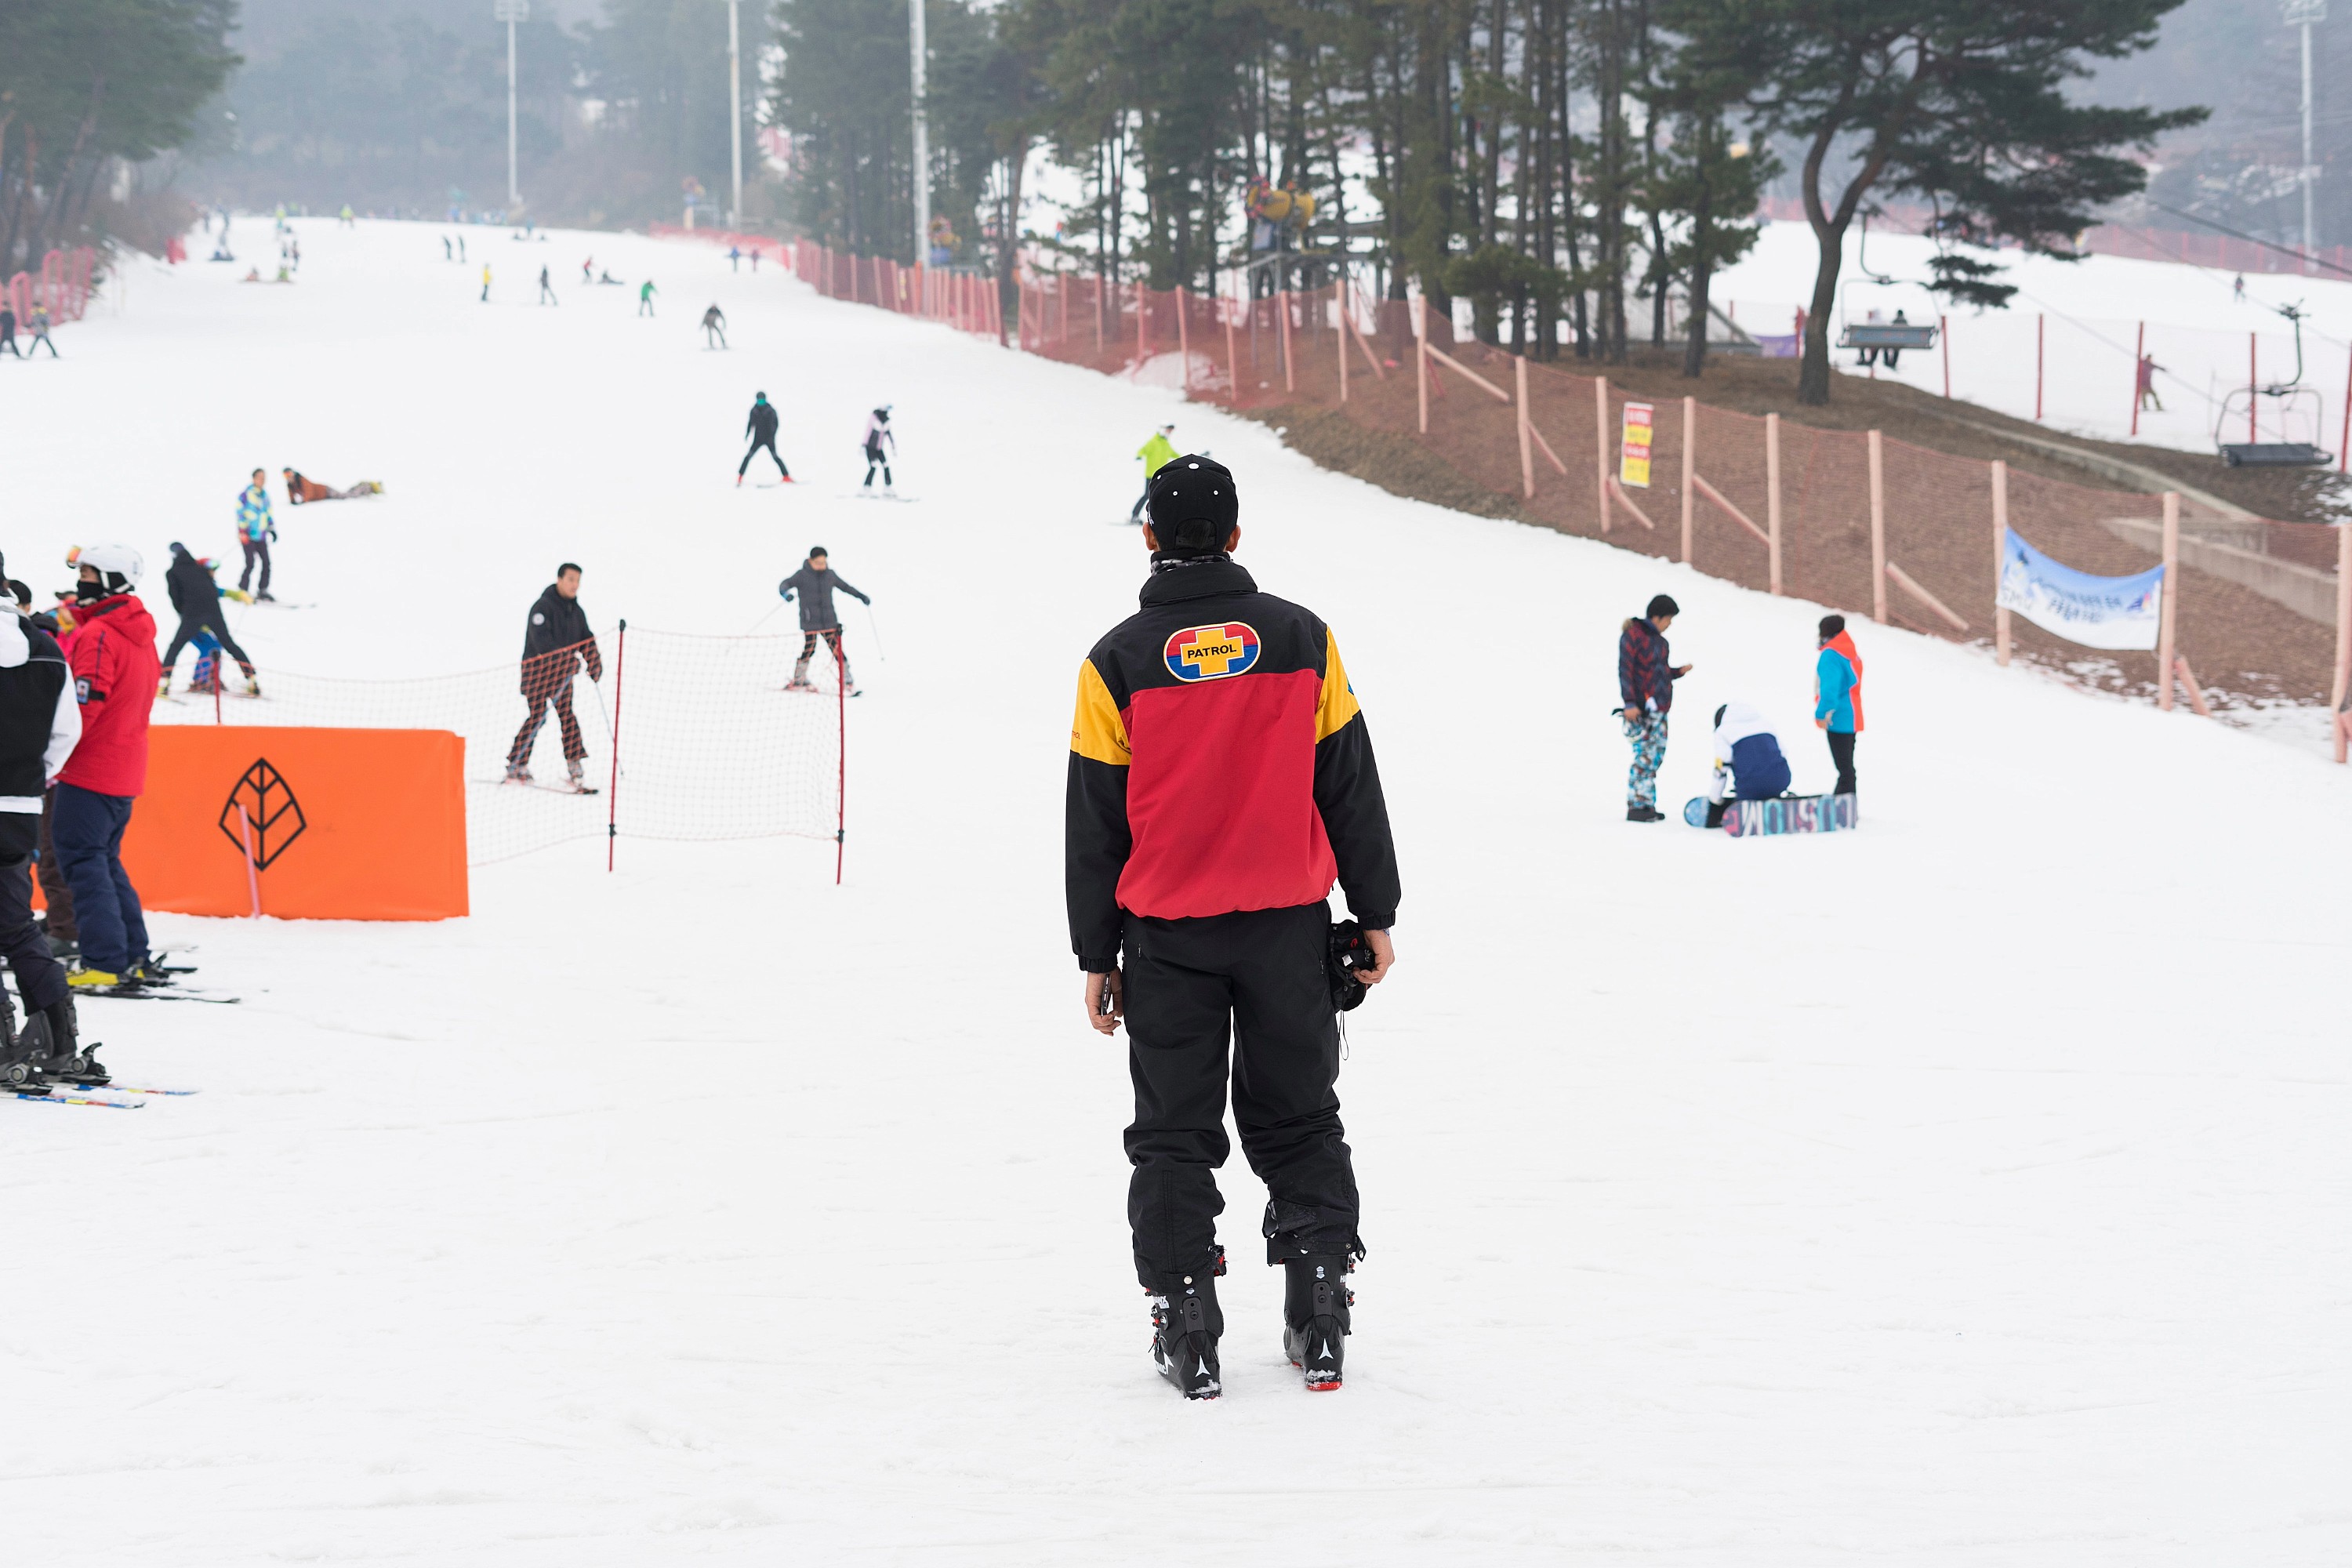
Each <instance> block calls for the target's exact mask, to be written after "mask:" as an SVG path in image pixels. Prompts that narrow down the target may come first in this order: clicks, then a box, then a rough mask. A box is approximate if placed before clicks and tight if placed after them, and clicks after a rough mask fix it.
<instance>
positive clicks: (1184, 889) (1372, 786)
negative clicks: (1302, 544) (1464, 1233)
mask: <svg viewBox="0 0 2352 1568" xmlns="http://www.w3.org/2000/svg"><path fill="white" fill-rule="evenodd" d="M1238 517H1239V504H1238V500H1237V498H1236V496H1235V492H1234V482H1233V475H1232V474H1230V473H1228V472H1227V471H1226V470H1225V468H1223V465H1221V464H1218V463H1216V462H1214V461H1213V460H1211V459H1210V458H1205V457H1200V456H1192V457H1181V458H1175V459H1174V460H1173V461H1171V462H1169V463H1167V464H1165V465H1163V466H1162V467H1161V468H1160V469H1159V471H1158V472H1156V473H1155V474H1153V476H1152V479H1151V490H1150V523H1149V524H1148V525H1147V527H1146V528H1145V530H1144V534H1143V539H1144V543H1145V546H1146V547H1147V548H1149V549H1150V551H1151V552H1152V556H1151V575H1150V578H1149V579H1148V580H1147V581H1146V582H1145V584H1144V586H1143V593H1142V605H1143V607H1142V610H1141V611H1140V613H1139V614H1137V615H1134V616H1129V618H1128V619H1127V620H1125V621H1123V622H1121V623H1120V624H1119V625H1118V626H1116V627H1114V628H1113V629H1112V630H1111V631H1110V633H1109V634H1108V636H1106V637H1104V638H1103V639H1102V640H1101V641H1100V642H1098V643H1097V644H1096V645H1095V647H1094V651H1093V652H1092V653H1091V654H1089V655H1088V656H1087V660H1086V662H1085V663H1084V664H1082V665H1081V666H1079V668H1078V701H1077V712H1076V717H1075V719H1074V720H1073V721H1072V723H1071V726H1070V770H1069V788H1068V808H1067V810H1068V818H1067V834H1068V838H1067V852H1066V862H1065V868H1066V869H1065V875H1066V882H1067V891H1068V898H1069V911H1070V940H1071V945H1072V947H1073V948H1074V949H1075V950H1076V952H1077V957H1078V967H1079V968H1080V969H1082V970H1084V971H1085V972H1086V992H1085V998H1086V1010H1087V1022H1088V1023H1090V1024H1091V1025H1093V1026H1094V1027H1095V1028H1096V1029H1097V1030H1098V1031H1100V1032H1101V1033H1103V1034H1105V1035H1109V1034H1111V1033H1112V1032H1114V1031H1115V1030H1116V1029H1117V1028H1118V1025H1119V1023H1120V1021H1121V1020H1122V1018H1123V1019H1124V1020H1125V1021H1126V1023H1127V1025H1128V1030H1129V1043H1128V1071H1129V1076H1130V1077H1131V1078H1132V1079H1134V1083H1135V1121H1134V1122H1133V1123H1132V1124H1131V1125H1129V1128H1128V1129H1127V1140H1126V1141H1127V1156H1128V1160H1129V1163H1131V1164H1132V1165H1133V1166H1134V1167H1135V1173H1134V1175H1133V1177H1132V1178H1131V1180H1130V1181H1129V1186H1128V1198H1127V1213H1128V1223H1129V1226H1130V1228H1131V1230H1132V1232H1133V1236H1134V1246H1135V1268H1136V1276H1137V1278H1138V1279H1139V1280H1141V1282H1142V1285H1143V1289H1144V1290H1145V1292H1146V1293H1147V1294H1148V1295H1149V1296H1150V1298H1151V1303H1152V1326H1153V1329H1154V1337H1153V1342H1152V1352H1153V1359H1154V1360H1155V1361H1156V1362H1157V1363H1159V1365H1160V1371H1161V1373H1163V1374H1164V1375H1165V1376H1167V1377H1168V1378H1169V1379H1170V1380H1171V1382H1173V1383H1174V1384H1176V1385H1177V1387H1178V1388H1179V1389H1181V1391H1182V1392H1183V1394H1184V1395H1185V1397H1186V1398H1188V1399H1211V1398H1214V1397H1216V1396H1217V1394H1219V1393H1220V1392H1221V1391H1222V1386H1221V1381H1220V1371H1219V1362H1218V1356H1217V1337H1218V1336H1219V1335H1220V1334H1221V1333H1223V1330H1224V1317H1223V1312H1222V1311H1221V1310H1219V1308H1218V1306H1217V1298H1216V1277H1217V1276H1218V1275H1219V1274H1221V1273H1223V1269H1224V1251H1223V1248H1222V1247H1219V1246H1218V1244H1217V1239H1216V1218H1217V1215H1219V1214H1220V1213H1222V1212H1223V1208H1224V1200H1223V1198H1222V1197H1220V1196H1219V1195H1218V1192H1217V1184H1216V1177H1215V1175H1214V1172H1215V1170H1216V1168H1217V1167H1218V1166H1219V1165H1221V1164H1223V1163H1224V1160H1225V1156H1226V1153H1227V1152H1228V1145H1227V1143H1226V1142H1225V1133H1224V1127H1223V1121H1224V1108H1225V1096H1226V1087H1227V1077H1228V1073H1227V1059H1228V1051H1229V1049H1230V1052H1231V1061H1232V1068H1231V1082H1232V1093H1233V1108H1234V1124H1235V1125H1236V1126H1237V1127H1239V1128H1240V1130H1241V1138H1242V1152H1243V1153H1244V1155H1246V1156H1247V1157H1248V1159H1249V1163H1250V1168H1251V1169H1252V1170H1253V1171H1255V1172H1256V1173H1257V1174H1258V1176H1259V1177H1260V1178H1261V1179H1262V1180H1264V1182H1265V1186H1266V1192H1267V1195H1268V1198H1269V1200H1270V1201H1269V1202H1268V1203H1267V1205H1266V1208H1265V1222H1264V1224H1263V1225H1262V1226H1261V1227H1260V1232H1261V1234H1262V1235H1263V1236H1264V1237H1265V1244H1266V1262H1267V1264H1268V1265H1269V1266H1273V1265H1277V1264H1278V1265H1280V1266H1281V1267H1282V1268H1283V1269H1284V1270H1285V1273H1286V1283H1285V1289H1284V1293H1283V1348H1284V1350H1285V1351H1286V1352H1287V1353H1288V1354H1289V1356H1290V1359H1291V1361H1292V1363H1294V1364H1296V1365H1297V1366H1298V1367H1299V1368H1300V1369H1301V1370H1302V1372H1303V1373H1305V1378H1306V1384H1307V1387H1308V1388H1311V1389H1333V1388H1337V1387H1339V1382H1340V1371H1341V1362H1342V1359H1343V1353H1344V1345H1345V1342H1346V1336H1347V1334H1348V1332H1349V1328H1350V1325H1351V1322H1352V1318H1351V1314H1350V1312H1349V1308H1350V1306H1351V1305H1352V1302H1353V1298H1352V1297H1351V1296H1350V1295H1349V1290H1348V1283H1347V1276H1348V1274H1349V1271H1350V1270H1351V1269H1352V1268H1353V1266H1354V1259H1356V1258H1361V1257H1363V1255H1364V1244H1363V1241H1362V1238H1361V1237H1360V1235H1359V1234H1358V1230H1357V1225H1358V1214H1359V1204H1358V1199H1357V1194H1356V1177H1355V1171H1354V1167H1353V1163H1352V1161H1351V1158H1350V1156H1349V1150H1348V1145H1347V1142H1345V1138H1344V1134H1343V1131H1342V1129H1341V1127H1340V1124H1339V1097H1338V1095H1337V1094H1335V1093H1334V1092H1333V1088H1334V1085H1335V1083H1336V1081H1337V1079H1338V1077H1339V1026H1338V1022H1337V1018H1338V1010H1339V997H1338V996H1337V995H1336V994H1335V992H1336V990H1337V987H1336V986H1335V984H1334V979H1335V976H1334V974H1333V964H1332V945H1333V943H1332V931H1331V912H1330V909H1329V907H1328V904H1327V903H1326V901H1325V900H1327V899H1328V896H1329V893H1330V890H1331V886H1332V883H1333V881H1334V879H1336V880H1337V881H1338V883H1339V886H1340V887H1341V888H1343V889H1346V891H1347V895H1348V905H1349V909H1350V910H1352V911H1353V913H1354V915H1355V917H1356V920H1357V921H1358V922H1359V924H1360V926H1361V927H1362V928H1363V938H1364V945H1365V948H1366V949H1367V950H1368V951H1369V953H1370V958H1371V960H1372V961H1373V962H1372V965H1371V966H1370V967H1369V968H1362V969H1358V970H1356V971H1355V972H1354V973H1355V977H1356V979H1358V980H1360V982H1362V983H1363V984H1378V983H1379V982H1381V980H1383V979H1385V978H1386V977H1387V975H1388V973H1389V970H1390V968H1391V965H1393V964H1394V963H1395V962H1396V948H1395V945H1394V943H1393V942H1391V940H1390V937H1389V928H1390V927H1391V925H1392V924H1393V923H1394V921H1395V920H1396V907H1397V900H1398V897H1399V890H1398V882H1397V866H1396V849H1395V846H1394V843H1393V841H1392V840H1391V837H1390V833H1389V820H1388V807H1387V805H1386V804H1385V802H1384V800H1383V798H1382V795H1381V781H1380V770H1379V768H1378V766H1377V765H1376V764H1375V763H1374V761H1373V758H1372V745H1371V741H1370V737H1369V735H1368V734H1367V732H1366V730H1365V727H1364V719H1363V715H1362V713H1361V711H1360V710H1359V708H1358V707H1357V703H1356V694H1355V690H1354V688H1353V687H1352V686H1351V685H1350V684H1349V680H1348V673H1347V670H1346V668H1345V667H1344V666H1343V665H1342V664H1341V663H1340V660H1339V647H1338V644H1337V643H1336V642H1335V640H1334V639H1333V637H1332V635H1331V631H1330V628H1329V627H1328V626H1325V625H1324V624H1323V623H1322V622H1321V621H1320V620H1318V618H1316V616H1314V615H1312V614H1311V613H1309V612H1308V611H1307V610H1304V609H1302V608H1300V607H1299V606H1298V605H1293V604H1288V603H1286V602H1285V601H1283V600H1281V599H1277V598H1275V597H1274V596H1272V595H1267V594H1261V593H1259V592H1258V589H1257V584H1256V583H1255V582H1254V581H1253V580H1252V579H1251V577H1250V574H1248V573H1247V572H1244V570H1242V568H1241V567H1239V566H1237V565H1235V564H1234V561H1233V551H1234V549H1235V547H1236V546H1237V545H1238V544H1239V543H1240V542H1241V529H1240V528H1239V526H1238V525H1237V519H1238Z"/></svg>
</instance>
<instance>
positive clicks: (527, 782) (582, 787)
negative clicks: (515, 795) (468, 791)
mask: <svg viewBox="0 0 2352 1568" xmlns="http://www.w3.org/2000/svg"><path fill="white" fill-rule="evenodd" d="M482 782H483V783H485V784H490V783H496V784H500V785H505V784H514V785H517V786H519V787H520V788H523V789H536V790H544V791H546V792H547V793H548V794H549V795H595V794H597V793H599V792H598V790H597V788H596V786H595V785H594V784H541V783H540V782H539V781H538V780H537V779H497V780H489V779H485V780H483V781H482Z"/></svg>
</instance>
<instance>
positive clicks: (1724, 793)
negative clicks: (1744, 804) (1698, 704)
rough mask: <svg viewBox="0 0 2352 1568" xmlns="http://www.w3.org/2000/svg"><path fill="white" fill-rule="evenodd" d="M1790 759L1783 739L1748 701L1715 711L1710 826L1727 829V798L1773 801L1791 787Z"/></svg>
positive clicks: (1708, 800) (1708, 798) (1708, 792)
mask: <svg viewBox="0 0 2352 1568" xmlns="http://www.w3.org/2000/svg"><path fill="white" fill-rule="evenodd" d="M1789 776H1790V775H1789V759H1788V758H1787V757H1786V756H1785V755H1783V754H1782V752H1781V751H1780V736H1778V735H1776V734H1774V733H1773V732H1772V726H1771V725H1769V724H1768V723H1766V722H1765V721H1764V716H1763V715H1762V714H1760V713H1759V712H1757V711H1756V710H1755V709H1753V708H1750V707H1749V706H1748V704H1747V703H1745V702H1727V703H1725V704H1724V705H1723V706H1722V707H1720V708H1717V710H1715V772H1714V773H1713V774H1712V775H1711V776H1710V777H1709V778H1708V781H1707V786H1706V825H1707V826H1709V827H1720V826H1723V807H1724V802H1725V800H1726V799H1727V797H1736V798H1738V799H1740V800H1770V799H1772V798H1773V797H1774V796H1775V795H1781V794H1783V793H1785V792H1786V791H1787V789H1788V787H1789Z"/></svg>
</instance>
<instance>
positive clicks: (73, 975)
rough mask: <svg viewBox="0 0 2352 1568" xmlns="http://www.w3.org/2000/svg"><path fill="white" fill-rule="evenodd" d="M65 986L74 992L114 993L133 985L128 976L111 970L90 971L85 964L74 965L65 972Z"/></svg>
mask: <svg viewBox="0 0 2352 1568" xmlns="http://www.w3.org/2000/svg"><path fill="white" fill-rule="evenodd" d="M66 984H68V985H69V986H71V987H72V988H73V989H74V990H76V991H115V990H120V989H121V988H122V987H124V986H127V985H130V984H133V982H132V980H131V976H130V975H128V974H117V973H114V972H113V971H111V970H106V969H92V968H90V967H89V965H88V964H86V963H76V964H75V965H74V966H73V967H72V968H71V969H68V970H67V971H66Z"/></svg>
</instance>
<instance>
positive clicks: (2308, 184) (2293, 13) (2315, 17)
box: [2279, 0, 2327, 272]
mask: <svg viewBox="0 0 2352 1568" xmlns="http://www.w3.org/2000/svg"><path fill="white" fill-rule="evenodd" d="M2279 16H2280V20H2282V21H2284V23H2285V24H2286V25H2287V26H2290V27H2296V28H2300V29H2301V30H2302V33H2303V180H2302V184H2303V255H2304V263H2303V269H2304V271H2305V272H2309V271H2310V270H2311V258H2312V257H2313V256H2315V255H2316V254H2318V251H2319V228H2318V226H2317V225H2316V224H2315V223H2314V222H2313V221H2312V210H2313V207H2314V205H2315V203H2314V200H2313V192H2314V189H2315V187H2316V186H2317V185H2318V184H2319V165H2318V164H2316V163H2313V162H2312V161H2311V28H2312V25H2313V24H2314V23H2316V22H2325V21H2326V20H2327V0H2282V3H2281V5H2280V6H2279Z"/></svg>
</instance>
